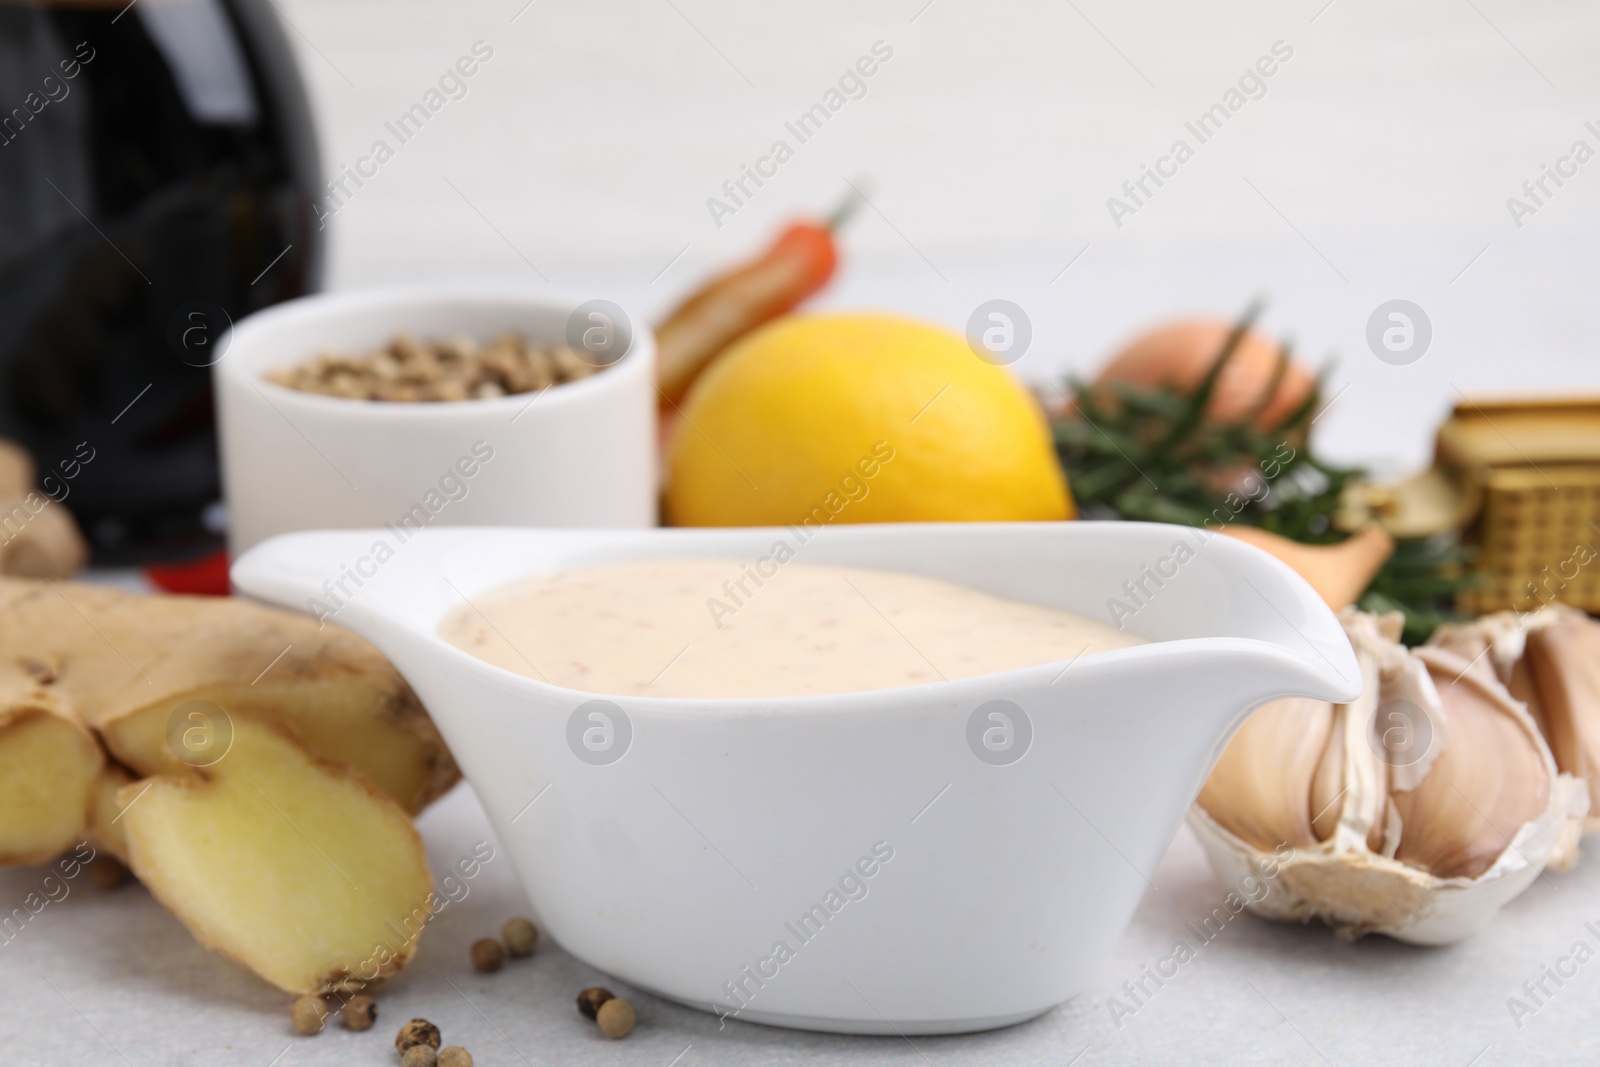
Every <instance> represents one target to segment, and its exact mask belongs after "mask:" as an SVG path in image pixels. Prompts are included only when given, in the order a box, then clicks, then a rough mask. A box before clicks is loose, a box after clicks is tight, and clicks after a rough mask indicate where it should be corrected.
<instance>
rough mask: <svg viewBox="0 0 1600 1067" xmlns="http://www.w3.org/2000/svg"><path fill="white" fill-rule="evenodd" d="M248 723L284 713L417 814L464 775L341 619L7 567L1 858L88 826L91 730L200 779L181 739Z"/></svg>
mask: <svg viewBox="0 0 1600 1067" xmlns="http://www.w3.org/2000/svg"><path fill="white" fill-rule="evenodd" d="M242 719H256V720H268V721H272V722H276V723H278V724H279V725H280V726H282V727H283V728H284V729H285V730H287V732H288V733H289V734H290V736H292V737H293V738H294V739H295V740H296V741H298V742H299V743H300V744H301V745H302V746H304V747H305V748H306V750H307V751H309V752H310V753H311V754H312V755H314V756H316V757H318V758H320V759H324V760H327V761H328V762H330V763H334V764H338V765H341V766H348V767H351V768H353V769H355V770H357V771H360V772H361V773H362V774H363V775H365V776H366V777H367V778H368V779H370V780H371V781H372V783H373V784H374V785H376V786H377V787H378V788H379V789H381V790H383V791H384V792H385V793H387V794H389V796H391V797H393V798H394V799H395V800H396V801H397V802H398V803H399V804H400V806H401V807H402V808H404V809H405V810H406V811H408V812H411V813H415V812H417V811H420V810H421V809H422V808H423V807H425V806H426V805H427V804H428V803H429V802H431V801H432V800H434V799H435V798H437V797H438V796H440V795H441V794H442V793H444V792H445V791H446V790H447V789H449V788H450V786H452V785H454V784H455V782H456V781H457V779H458V778H459V777H460V772H459V771H458V770H457V769H456V765H455V761H454V760H452V759H451V757H450V753H449V751H448V750H447V749H446V748H445V745H444V741H443V740H442V739H441V738H440V737H439V733H438V730H437V729H435V727H434V725H433V722H432V721H431V720H430V719H429V718H428V716H427V713H426V712H425V711H424V710H423V708H422V705H421V704H420V703H419V702H418V701H417V698H416V695H415V694H413V693H412V692H411V689H410V687H409V686H407V685H406V684H405V681H404V679H402V678H401V677H400V675H399V673H398V672H397V671H396V670H395V669H394V667H393V666H392V665H391V664H390V663H389V662H388V661H387V660H386V659H384V658H383V656H382V655H380V654H379V653H378V652H377V650H376V649H374V648H372V646H370V645H368V644H367V643H366V642H365V641H363V640H361V638H359V637H357V636H355V635H354V634H352V633H350V632H348V631H346V630H342V629H340V628H338V627H334V626H326V627H323V628H322V629H318V627H317V624H316V623H315V622H313V621H312V620H310V619H307V618H304V617H301V616H298V615H294V614H291V613H288V612H283V611H277V610H274V609H271V608H265V607H260V606H258V605H255V604H251V603H247V602H245V601H240V600H231V599H224V598H213V597H169V596H139V595H136V594H130V593H124V592H120V591H118V590H115V589H109V588H104V587H100V586H89V585H78V584H74V583H70V582H39V581H27V580H21V579H8V578H0V863H6V862H28V861H30V860H32V859H40V858H48V856H49V855H53V854H54V852H56V851H59V850H60V849H63V848H66V847H68V846H70V845H71V844H72V842H73V841H74V840H76V839H77V837H78V835H80V834H81V833H82V832H83V830H84V828H85V826H86V824H87V823H88V821H89V818H90V808H91V804H90V793H91V790H92V788H93V787H94V783H95V779H96V776H97V775H98V774H99V773H100V769H101V763H102V760H101V757H100V755H99V753H98V751H92V748H93V746H92V742H93V737H92V736H91V734H90V733H89V730H86V729H84V727H89V728H91V729H93V730H94V731H96V732H98V734H99V736H100V739H101V741H102V742H103V743H104V745H105V747H106V749H107V750H108V751H109V752H110V753H111V755H112V756H113V757H114V758H115V759H116V760H117V761H118V762H119V763H121V764H123V765H124V766H126V767H127V768H129V769H130V770H132V771H133V772H134V773H135V774H137V775H140V776H148V775H153V774H192V773H194V771H193V767H194V766H196V765H201V764H204V763H205V762H207V759H206V757H205V756H204V754H203V753H194V752H189V751H186V746H187V745H189V744H191V742H192V741H193V740H194V739H197V738H198V739H201V740H204V739H205V738H211V739H213V740H216V739H218V738H225V736H226V735H227V734H228V733H229V732H230V731H231V730H233V729H236V728H237V725H238V723H239V721H240V720H242ZM174 746H176V747H174ZM13 797H15V798H16V799H15V800H13V799H12V798H13ZM28 798H37V799H36V800H29V799H28ZM107 843H108V844H111V845H113V848H112V851H116V849H115V844H114V842H107Z"/></svg>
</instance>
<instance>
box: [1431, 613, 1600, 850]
mask: <svg viewBox="0 0 1600 1067" xmlns="http://www.w3.org/2000/svg"><path fill="white" fill-rule="evenodd" d="M1428 643H1429V645H1431V646H1434V647H1438V648H1443V649H1447V650H1449V651H1451V652H1454V653H1455V654H1456V655H1458V656H1460V657H1461V658H1462V659H1466V660H1470V661H1472V665H1473V669H1474V670H1475V671H1477V672H1479V673H1480V674H1482V675H1483V676H1484V677H1492V678H1495V679H1497V680H1498V681H1500V683H1501V684H1503V685H1504V686H1505V687H1506V688H1507V689H1508V690H1510V692H1511V695H1512V696H1514V697H1516V698H1517V699H1518V700H1521V701H1523V702H1524V703H1526V704H1527V705H1528V711H1529V712H1530V713H1531V714H1532V715H1533V719H1534V721H1535V722H1536V723H1538V724H1539V730H1540V732H1541V733H1543V734H1544V739H1545V741H1546V742H1547V743H1548V744H1549V745H1550V752H1551V754H1552V755H1553V756H1555V760H1556V767H1557V769H1559V770H1561V771H1564V772H1566V773H1567V774H1571V775H1574V776H1576V777H1578V778H1582V779H1584V780H1585V781H1587V783H1588V787H1589V817H1588V819H1587V820H1586V821H1585V826H1584V829H1585V830H1586V831H1594V830H1600V623H1596V622H1595V621H1594V620H1593V619H1591V618H1589V617H1588V616H1587V615H1585V614H1584V613H1583V612H1581V611H1578V610H1577V609H1575V608H1569V607H1566V606H1565V605H1551V606H1549V607H1544V608H1541V609H1539V610H1538V611H1535V612H1531V613H1529V614H1523V613H1521V612H1517V611H1502V612H1498V613H1497V614H1494V615H1485V616H1483V617H1482V618H1480V619H1474V620H1473V621H1472V622H1469V623H1464V624H1461V625H1457V626H1444V627H1440V629H1439V631H1438V632H1437V633H1435V634H1434V636H1433V638H1432V639H1431V640H1430V641H1429V642H1428Z"/></svg>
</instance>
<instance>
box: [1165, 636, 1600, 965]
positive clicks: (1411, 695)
mask: <svg viewBox="0 0 1600 1067" xmlns="http://www.w3.org/2000/svg"><path fill="white" fill-rule="evenodd" d="M1340 618H1341V621H1343V623H1344V625H1345V632H1346V634H1347V635H1348V636H1349V638H1350V641H1351V644H1352V645H1353V646H1354V648H1355V651H1356V658H1357V660H1358V662H1359V663H1360V664H1361V670H1362V674H1363V677H1364V678H1365V683H1366V684H1365V686H1364V688H1363V691H1362V694H1361V696H1360V697H1359V698H1357V699H1356V700H1355V701H1354V702H1352V703H1350V704H1342V705H1329V704H1320V705H1319V703H1318V702H1316V701H1306V700H1285V701H1277V702H1274V703H1272V704H1268V705H1266V706H1264V707H1262V708H1260V709H1258V710H1257V711H1256V712H1255V713H1254V714H1252V715H1251V717H1250V718H1249V719H1248V720H1247V721H1246V722H1245V724H1244V726H1243V727H1241V728H1240V731H1239V733H1238V735H1236V737H1235V738H1234V740H1233V741H1232V742H1230V743H1229V745H1228V748H1227V750H1225V751H1224V753H1223V756H1222V758H1221V759H1220V760H1219V761H1218V764H1217V767H1216V769H1215V770H1213V772H1212V775H1211V777H1210V779H1208V780H1207V782H1206V785H1205V787H1204V789H1202V791H1201V794H1200V797H1199V799H1198V801H1197V803H1196V804H1195V806H1194V807H1193V808H1192V809H1191V812H1190V825H1191V827H1192V828H1193V829H1194V831H1195V833H1196V835H1197V836H1198V837H1199V839H1200V842H1201V844H1202V845H1203V846H1204V848H1205V850H1206V855H1207V858H1208V859H1209V860H1210V862H1211V865H1212V867H1213V868H1214V869H1215V870H1216V872H1217V874H1218V876H1219V877H1221V878H1222V879H1223V880H1224V881H1226V882H1228V883H1229V884H1232V883H1233V882H1234V881H1235V880H1237V879H1239V878H1241V877H1243V876H1244V875H1246V874H1254V875H1255V876H1256V877H1258V878H1262V877H1264V872H1266V871H1270V870H1272V869H1274V868H1276V875H1275V876H1274V877H1272V878H1271V879H1270V880H1269V884H1270V885H1271V886H1272V891H1270V892H1268V893H1267V894H1266V895H1264V896H1263V897H1262V898H1261V899H1260V900H1259V901H1256V902H1254V903H1252V904H1251V905H1250V907H1251V908H1252V909H1253V910H1254V911H1256V912H1257V913H1258V914H1260V915H1263V916H1265V917H1267V918H1271V919H1277V920H1281V921H1291V920H1293V921H1299V922H1307V921H1309V920H1311V919H1314V918H1315V919H1321V920H1323V921H1324V922H1326V923H1328V924H1329V925H1330V926H1332V927H1333V928H1334V930H1335V931H1336V932H1337V933H1338V934H1339V935H1340V936H1342V937H1346V938H1355V937H1360V936H1361V935H1363V934H1367V933H1382V934H1387V935H1389V936H1390V937H1394V938H1397V939H1399V940H1402V941H1408V942H1412V943H1414V944H1424V945H1438V944H1447V943H1449V942H1453V941H1458V940H1460V939H1462V938H1464V937H1467V936H1469V935H1470V934H1472V933H1474V932H1476V931H1477V930H1479V929H1481V928H1482V927H1483V926H1484V924H1486V923H1487V922H1488V921H1489V920H1490V919H1491V918H1492V917H1493V916H1494V913H1495V912H1496V911H1498V910H1499V909H1500V908H1501V907H1502V906H1504V905H1505V904H1506V902H1508V901H1510V900H1511V899H1512V898H1514V897H1515V896H1517V894H1519V893H1521V892H1522V891H1523V890H1524V889H1526V888H1527V887H1528V885H1529V884H1531V883H1532V881H1533V879H1534V878H1536V877H1538V875H1539V872H1540V871H1541V870H1542V869H1543V867H1544V866H1545V865H1546V863H1547V862H1548V861H1549V860H1550V858H1551V856H1552V855H1555V854H1557V851H1558V849H1559V847H1560V846H1561V844H1562V841H1563V838H1564V836H1566V837H1570V836H1571V835H1572V832H1573V829H1574V828H1575V827H1576V826H1577V825H1578V822H1577V820H1579V819H1580V818H1581V817H1582V816H1583V814H1584V813H1585V812H1586V811H1587V810H1588V800H1589V797H1588V790H1587V788H1586V787H1585V786H1584V784H1583V783H1582V782H1580V781H1578V780H1576V779H1574V778H1572V777H1571V776H1569V775H1565V774H1561V773H1560V772H1559V771H1558V770H1557V768H1556V764H1555V760H1554V758H1553V756H1552V755H1551V752H1550V748H1549V746H1548V745H1546V743H1545V741H1544V739H1543V737H1542V736H1541V735H1540V732H1539V729H1538V727H1537V725H1536V724H1535V722H1534V720H1533V718H1532V716H1530V715H1529V714H1528V712H1527V710H1526V709H1525V708H1524V707H1523V706H1522V704H1521V703H1520V702H1518V701H1517V700H1515V699H1514V698H1513V697H1512V696H1511V694H1510V693H1508V692H1507V691H1506V689H1505V687H1504V686H1503V685H1501V684H1500V682H1499V680H1498V679H1497V678H1496V677H1494V676H1493V675H1492V674H1491V673H1490V672H1489V671H1487V670H1483V669H1478V667H1477V665H1470V664H1471V661H1470V659H1468V658H1462V657H1460V656H1457V655H1456V654H1454V653H1452V652H1450V651H1448V650H1447V649H1445V648H1427V649H1419V650H1416V651H1412V650H1408V649H1406V648H1405V647H1404V646H1402V645H1401V644H1399V643H1398V640H1397V639H1398V637H1399V630H1400V625H1401V619H1400V617H1399V616H1398V615H1390V616H1382V617H1379V616H1373V615H1367V614H1363V613H1360V612H1357V611H1354V610H1347V611H1345V612H1342V613H1341V615H1340ZM1486 658H1487V657H1486ZM1284 844H1287V845H1289V846H1290V848H1291V849H1292V854H1289V855H1287V856H1285V855H1284V853H1285V852H1286V851H1288V850H1284V849H1282V848H1281V845H1284Z"/></svg>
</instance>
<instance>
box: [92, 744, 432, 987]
mask: <svg viewBox="0 0 1600 1067" xmlns="http://www.w3.org/2000/svg"><path fill="white" fill-rule="evenodd" d="M119 801H120V803H121V804H122V805H123V808H124V810H123V814H122V818H121V820H120V825H121V826H122V827H123V828H124V832H125V833H126V836H127V844H128V853H129V864H130V866H131V867H132V868H133V871H134V873H135V874H137V875H138V876H139V879H140V881H142V882H143V883H144V884H145V886H146V887H148V888H149V890H150V891H151V892H152V893H153V894H154V895H155V896H156V898H157V899H158V900H160V901H161V903H162V904H164V905H165V906H166V907H167V909H168V910H169V911H171V912H172V913H173V914H174V915H176V916H177V917H178V919H179V921H180V922H182V923H183V924H184V926H186V927H187V928H188V929H189V932H190V933H191V934H193V935H194V937H195V939H196V940H198V941H199V942H200V943H201V944H202V945H204V946H206V947H207V948H210V949H213V950H215V951H217V952H221V953H223V954H224V955H226V956H228V957H230V958H231V959H233V960H234V961H236V962H238V963H240V964H242V965H243V966H245V967H248V968H249V969H250V970H252V971H254V972H255V973H256V974H258V975H260V976H261V977H262V978H264V979H266V980H267V981H268V982H271V983H272V984H273V985H275V986H277V987H278V988H279V989H282V990H284V991H286V992H289V993H294V994H319V993H329V992H337V991H348V990H354V989H361V988H365V987H369V986H371V985H372V984H373V983H374V982H377V981H381V980H383V979H385V978H387V977H389V976H390V975H393V974H394V973H396V972H397V971H399V970H400V969H401V968H402V967H404V966H405V965H406V963H408V962H409V961H410V959H411V957H412V955H413V954H414V953H415V952H416V947H417V935H418V934H419V933H420V932H421V928H422V925H423V924H424V923H425V922H426V921H427V919H428V917H429V916H430V914H431V911H430V909H429V903H430V898H431V890H432V883H433V876H432V874H431V873H430V872H429V870H428V862H427V857H426V856H425V854H424V853H423V848H422V840H421V838H420V837H419V836H418V835H417V831H416V829H415V828H414V827H413V826H412V825H411V820H410V819H409V818H408V817H407V816H406V813H405V812H404V810H402V809H401V808H400V806H399V805H397V804H396V803H395V802H394V801H393V800H391V799H390V798H389V797H388V796H386V795H385V794H384V793H382V792H381V791H379V790H378V789H377V788H375V787H374V786H373V785H371V784H370V783H369V782H367V781H366V779H364V778H362V777H361V776H359V775H357V774H355V773H353V772H351V771H348V770H346V769H343V768H340V767H335V766H333V765H331V764H327V763H323V762H321V761H319V760H316V759H315V758H313V757H312V756H310V755H308V754H307V753H306V751H305V750H304V749H302V748H301V747H300V746H299V745H298V744H296V743H295V742H294V741H292V740H290V739H289V738H288V737H287V736H286V735H284V734H283V733H281V732H279V730H278V729H277V728H276V727H274V726H271V725H268V724H266V723H263V722H260V721H258V720H254V719H251V718H248V717H242V716H241V717H238V718H235V719H234V721H233V738H232V744H231V747H229V749H228V750H227V752H226V754H225V755H223V756H222V757H221V758H220V759H218V760H217V761H216V762H215V763H213V764H211V765H210V766H207V767H201V768H197V769H196V770H195V771H193V772H187V773H185V774H183V775H182V776H166V775H162V776H157V777H154V778H150V779H146V780H144V781H142V782H134V783H132V784H130V785H127V786H125V787H123V789H122V790H121V791H120V793H119Z"/></svg>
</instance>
